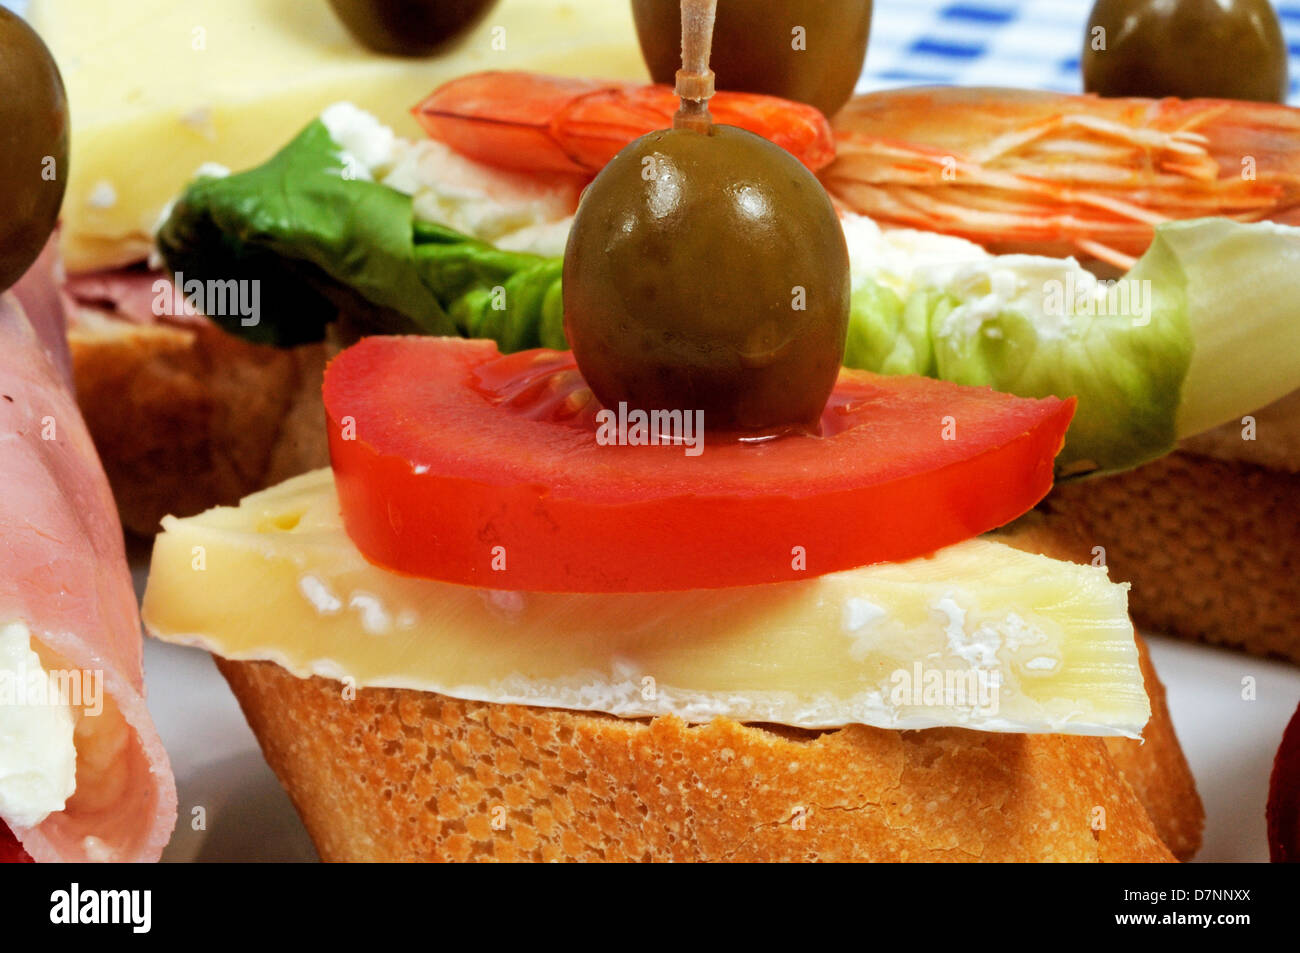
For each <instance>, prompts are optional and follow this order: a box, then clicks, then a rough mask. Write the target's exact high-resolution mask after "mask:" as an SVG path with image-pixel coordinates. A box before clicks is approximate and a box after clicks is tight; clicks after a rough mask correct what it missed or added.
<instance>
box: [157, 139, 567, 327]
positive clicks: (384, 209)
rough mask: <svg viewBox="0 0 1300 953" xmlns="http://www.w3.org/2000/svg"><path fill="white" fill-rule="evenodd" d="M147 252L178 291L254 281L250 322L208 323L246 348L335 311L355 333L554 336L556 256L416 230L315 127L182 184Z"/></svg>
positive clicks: (408, 211)
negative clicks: (154, 248) (156, 255)
mask: <svg viewBox="0 0 1300 953" xmlns="http://www.w3.org/2000/svg"><path fill="white" fill-rule="evenodd" d="M157 244H158V249H159V251H160V252H161V254H162V256H163V260H164V261H165V263H166V265H167V267H168V269H169V270H170V271H171V272H172V273H173V274H174V275H182V276H183V277H184V280H185V282H186V283H188V282H190V281H192V280H198V281H200V282H205V283H206V282H209V281H229V280H236V281H239V280H255V281H258V282H260V295H259V298H260V312H261V313H260V314H259V315H257V316H256V320H255V322H254V323H251V324H250V323H246V319H245V317H244V316H243V315H241V314H220V313H218V314H210V315H209V317H211V318H212V319H213V320H214V321H216V322H217V323H218V324H220V325H221V326H222V327H224V328H226V329H227V330H229V331H231V332H232V333H235V334H238V335H240V336H242V337H244V338H247V339H249V340H252V341H256V342H258V343H264V344H274V345H277V346H282V347H284V346H291V345H295V344H302V343H307V342H311V341H318V340H321V339H322V338H323V337H324V335H325V328H326V326H327V325H329V324H330V323H331V322H333V321H335V320H336V319H337V318H338V317H339V316H340V314H342V315H345V316H346V318H347V319H348V325H349V327H350V328H351V329H353V330H354V331H356V332H358V333H362V334H374V333H387V334H469V335H472V336H475V337H491V338H494V339H495V340H497V342H498V343H499V344H500V345H501V347H502V349H503V350H518V349H520V348H527V347H537V346H540V345H541V344H543V343H549V345H550V346H556V345H557V344H562V342H563V331H562V326H563V315H562V313H561V310H560V291H559V282H560V272H561V269H562V263H561V261H560V259H558V258H545V257H542V256H538V255H529V254H524V253H519V252H505V251H501V250H499V249H497V248H495V247H493V246H492V245H489V244H486V243H484V242H480V241H476V240H474V239H472V238H469V237H467V236H464V235H461V234H459V233H457V232H455V231H452V230H451V229H447V228H443V227H441V226H437V225H429V224H426V223H423V222H417V221H416V220H415V217H414V213H413V210H412V200H411V197H410V196H408V195H406V194H404V193H402V192H399V191H397V190H395V189H392V188H389V187H388V186H385V185H381V184H379V183H376V182H371V181H367V180H364V179H357V178H349V177H348V176H347V170H346V166H345V162H344V159H343V158H342V154H341V150H340V148H339V146H338V144H337V143H336V142H335V141H334V140H333V139H332V138H331V137H330V135H329V132H328V131H327V130H326V127H325V125H324V124H323V123H322V122H320V121H319V120H316V121H314V122H312V123H311V124H309V125H308V126H307V127H306V128H305V129H303V131H302V132H301V133H299V134H298V136H297V137H295V138H294V139H293V140H292V141H291V142H290V143H289V144H288V145H287V146H285V147H284V148H283V149H282V150H280V152H278V153H277V154H276V155H275V156H274V157H272V158H271V159H270V160H269V161H267V162H266V163H264V164H263V165H261V166H258V167H256V168H253V169H250V170H248V171H246V172H241V173H239V174H236V175H231V176H228V177H224V178H215V177H202V178H199V179H197V180H196V181H195V182H193V183H191V184H190V186H189V187H188V188H187V189H186V190H185V192H184V193H182V195H181V196H180V198H178V199H177V201H176V203H175V204H174V205H173V207H172V210H171V213H170V215H169V216H168V217H167V219H166V221H165V222H164V223H163V225H162V227H161V229H160V230H159V232H158V235H157Z"/></svg>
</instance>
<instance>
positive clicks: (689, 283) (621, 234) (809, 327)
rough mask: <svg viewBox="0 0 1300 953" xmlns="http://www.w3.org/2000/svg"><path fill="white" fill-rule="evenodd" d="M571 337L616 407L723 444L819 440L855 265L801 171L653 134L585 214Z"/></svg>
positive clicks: (736, 149)
mask: <svg viewBox="0 0 1300 953" xmlns="http://www.w3.org/2000/svg"><path fill="white" fill-rule="evenodd" d="M563 289H564V330H565V333H566V335H567V337H568V340H569V344H570V345H571V346H572V348H573V352H574V356H575V358H576V359H577V362H578V368H579V370H580V371H581V372H582V374H583V376H584V377H585V378H586V380H587V384H588V385H589V386H590V387H591V390H592V393H594V394H595V395H596V397H597V398H598V399H599V400H600V401H601V402H602V403H603V404H604V405H605V406H606V407H611V408H615V407H617V406H618V404H619V402H621V401H625V402H626V403H627V405H628V407H629V408H632V409H642V410H647V411H649V410H683V411H695V410H702V411H704V425H705V427H708V428H710V429H712V430H714V431H737V430H740V431H766V432H778V431H780V430H782V429H787V428H791V427H794V428H803V429H813V428H815V427H816V424H817V421H818V420H819V418H820V416H821V412H822V409H823V407H824V406H825V404H826V399H827V397H828V396H829V395H830V392H831V388H832V387H834V385H835V378H836V376H837V375H838V373H839V370H840V364H841V362H842V360H843V357H844V339H845V334H846V332H847V328H848V316H849V257H848V249H847V247H846V246H845V243H844V232H843V230H842V229H841V228H840V224H839V220H838V219H837V218H836V215H835V210H834V208H833V207H832V206H831V202H830V199H829V198H828V197H827V195H826V192H825V190H824V189H823V188H822V187H821V184H820V183H819V182H818V181H817V179H816V177H815V176H813V175H812V173H810V172H809V171H808V170H807V169H806V168H804V166H803V165H802V164H800V162H799V161H798V160H797V159H795V158H794V157H793V156H791V155H790V154H789V153H788V152H786V151H785V150H784V149H781V148H780V147H779V146H775V145H773V144H772V143H771V142H768V141H767V140H766V139H763V138H761V137H759V136H755V135H753V134H752V133H749V132H745V131H744V130H741V129H736V128H733V127H731V126H713V127H712V128H711V129H710V130H709V132H708V133H700V132H695V131H692V130H689V129H680V130H678V129H673V130H663V131H660V132H652V133H649V134H648V135H645V136H642V137H641V138H640V139H638V140H637V141H636V142H634V143H632V144H631V145H630V146H628V147H627V148H626V149H624V150H623V151H622V152H620V153H619V154H618V155H617V156H615V157H614V159H613V160H611V161H610V163H609V164H608V165H607V166H605V168H604V169H603V170H602V171H601V173H600V175H598V176H597V177H596V179H595V181H593V182H592V183H591V185H590V186H588V188H587V190H586V192H585V193H584V195H583V197H582V201H581V203H580V204H579V206H578V214H577V217H576V219H575V221H574V223H573V230H572V232H571V233H570V235H569V243H568V247H567V248H566V250H565V256H564V282H563Z"/></svg>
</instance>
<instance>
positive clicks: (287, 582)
mask: <svg viewBox="0 0 1300 953" xmlns="http://www.w3.org/2000/svg"><path fill="white" fill-rule="evenodd" d="M143 614H144V620H145V624H146V626H147V628H148V629H149V631H150V632H151V633H152V634H153V635H155V636H156V637H158V638H161V639H164V640H167V641H171V642H178V643H186V644H193V645H199V646H202V647H204V648H206V649H208V650H210V651H212V652H215V653H217V654H220V655H223V656H225V657H227V658H232V659H268V660H272V661H275V662H278V663H280V664H281V665H283V666H285V667H286V668H288V669H289V670H290V671H292V672H294V673H295V674H297V675H300V676H304V677H305V676H308V675H313V674H316V675H324V676H327V677H331V678H336V679H340V680H342V679H349V680H350V683H351V685H352V686H354V687H364V686H388V687H401V688H412V689H419V690H426V691H436V692H441V693H444V694H448V695H453V696H457V697H461V698H470V699H479V700H486V701H493V702H502V703H505V702H517V703H523V704H532V705H541V706H553V707H563V708H573V709H582V710H597V711H607V712H610V713H612V714H617V715H623V716H645V715H655V714H663V713H666V712H675V713H677V714H678V715H681V716H682V717H684V718H686V719H688V720H692V721H703V720H708V719H709V718H712V717H714V716H717V715H726V716H728V717H732V718H735V719H738V720H741V721H761V722H773V723H782V724H788V725H795V726H801V727H809V728H815V727H830V726H837V725H843V724H847V723H854V722H858V723H863V724H870V725H876V726H879V727H887V728H923V727H930V726H934V725H944V724H956V725H964V726H966V727H970V728H981V729H985V730H994V731H1061V732H1069V733H1079V734H1126V735H1136V734H1138V733H1139V732H1140V730H1141V728H1142V726H1143V725H1145V724H1146V721H1147V719H1148V717H1149V715H1150V709H1149V705H1148V702H1147V697H1146V693H1145V690H1144V688H1143V682H1142V675H1141V672H1140V671H1139V668H1138V657H1137V651H1136V647H1135V645H1134V640H1133V629H1132V625H1131V623H1130V622H1129V618H1128V610H1127V593H1126V589H1125V587H1124V586H1121V585H1117V584H1115V583H1112V582H1110V581H1109V580H1108V579H1107V577H1106V572H1105V570H1104V569H1099V568H1096V567H1092V566H1079V565H1074V564H1072V563H1064V562H1059V561H1056V560H1052V559H1048V558H1046V557H1043V556H1037V555H1032V554H1028V553H1023V552H1020V551H1018V550H1014V549H1011V548H1009V547H1007V546H1004V545H1002V544H1000V543H996V542H993V541H990V540H971V541H969V542H966V543H963V544H961V545H959V546H953V547H949V548H948V549H945V550H943V551H941V552H939V553H938V554H936V555H935V556H934V557H932V558H929V559H921V560H916V561H913V562H910V563H905V564H898V565H881V566H872V567H867V568H863V569H857V570H852V571H849V572H841V573H835V574H832V575H828V576H821V577H818V578H813V579H809V580H807V581H800V582H795V583H782V584H777V585H767V586H756V587H747V588H737V589H726V590H712V591H706V590H698V591H693V592H679V593H654V594H635V593H634V594H609V595H604V594H600V595H590V594H587V595H561V594H539V593H507V592H494V591H491V590H483V589H475V588H469V587H464V586H456V585H449V584H445V583H439V582H433V581H430V580H421V579H412V578H408V577H403V576H399V575H396V574H394V573H390V572H387V571H384V570H381V569H378V568H376V567H374V566H372V565H371V564H369V563H368V562H366V560H365V559H364V558H363V557H362V556H361V554H360V553H359V552H358V550H357V549H356V547H355V546H353V545H352V543H351V541H350V540H349V539H348V537H347V534H346V532H345V531H344V530H343V528H342V523H341V519H340V516H339V512H338V501H337V497H336V495H335V492H334V484H333V478H332V476H331V474H330V472H329V471H328V470H322V471H317V472H315V473H311V474H307V475H305V476H302V477H298V478H295V479H293V480H290V481H288V482H287V483H284V484H282V485H280V486H278V487H274V488H272V489H270V490H266V491H263V492H261V493H258V494H255V495H253V496H250V497H248V498H247V499H245V500H244V501H243V502H242V503H241V504H240V505H239V506H238V507H224V508H218V509H214V510H210V511H209V512H207V513H204V514H202V515H200V516H196V517H192V518H189V519H174V518H170V517H169V518H168V519H166V520H164V532H163V533H162V534H161V535H159V536H158V538H157V540H156V542H155V545H154V553H153V565H152V568H151V572H150V577H149V583H148V588H147V590H146V592H145V598H144V607H143ZM936 677H937V678H938V680H939V682H941V683H942V685H939V684H938V683H936ZM940 688H942V690H940Z"/></svg>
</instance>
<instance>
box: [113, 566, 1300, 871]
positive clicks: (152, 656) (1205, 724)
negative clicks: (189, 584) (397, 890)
mask: <svg viewBox="0 0 1300 953" xmlns="http://www.w3.org/2000/svg"><path fill="white" fill-rule="evenodd" d="M133 557H134V558H133V560H132V562H133V564H134V565H135V567H136V572H135V576H136V584H137V586H140V585H142V584H143V581H144V573H145V569H146V566H147V564H146V562H145V559H146V557H145V554H144V552H136V553H133ZM1149 641H1150V644H1151V653H1152V656H1153V658H1154V660H1155V664H1156V669H1157V671H1158V672H1159V674H1160V678H1161V680H1162V681H1163V682H1164V683H1165V687H1166V688H1167V689H1168V692H1169V707H1170V710H1171V712H1172V714H1173V719H1174V727H1175V728H1176V729H1177V731H1178V738H1179V740H1180V741H1181V742H1182V745H1183V750H1184V751H1185V752H1186V753H1187V760H1188V761H1189V762H1190V763H1191V766H1192V772H1193V773H1194V774H1195V775H1196V784H1197V787H1198V788H1199V789H1200V792H1201V799H1202V800H1203V801H1204V802H1205V813H1206V821H1205V844H1204V846H1203V847H1202V848H1201V852H1200V854H1198V855H1197V858H1196V859H1197V860H1198V861H1266V860H1268V845H1267V842H1266V840H1265V836H1264V831H1265V828H1264V804H1265V800H1266V798H1267V794H1268V778H1269V772H1270V770H1271V769H1272V766H1273V756H1274V754H1275V753H1276V752H1277V746H1278V744H1279V743H1280V741H1281V740H1282V729H1283V728H1285V727H1286V723H1287V721H1288V720H1289V719H1290V717H1291V715H1292V713H1293V712H1294V711H1295V709H1296V704H1297V702H1300V668H1297V667H1296V666H1293V665H1288V664H1285V663H1281V662H1268V661H1264V660H1262V659H1256V658H1252V657H1251V656H1248V655H1241V654H1238V653H1235V652H1227V651H1222V650H1219V649H1211V648H1206V647H1204V646H1200V645H1192V644H1190V643H1186V642H1180V641H1177V640H1174V639H1168V638H1161V637H1153V638H1151V639H1150V640H1149ZM144 655H145V671H146V674H147V679H148V687H149V709H150V711H152V712H153V716H154V720H155V722H156V723H157V725H158V731H159V733H160V734H161V735H162V740H163V744H165V745H166V746H167V751H168V753H169V754H170V755H171V759H172V767H173V768H174V769H175V771H176V784H177V787H178V789H179V792H180V819H179V821H178V822H177V825H176V833H175V835H174V836H173V838H172V842H171V844H170V845H169V846H168V847H167V850H166V852H165V853H164V854H163V859H164V860H174V861H186V860H226V861H235V860H243V861H251V860H279V861H284V860H314V859H316V852H315V850H314V849H313V847H312V844H311V840H310V839H309V838H308V836H307V832H306V831H305V830H304V829H303V826H302V823H301V822H300V821H299V820H298V815H297V814H296V813H295V812H294V809H293V805H292V804H291V803H290V802H289V798H288V796H287V795H286V794H285V793H284V791H283V789H282V788H281V787H280V784H279V782H278V781H277V780H276V778H275V775H274V774H272V773H271V770H270V769H269V768H268V767H267V766H266V762H265V761H263V759H262V753H261V751H260V749H259V748H258V746H257V741H256V739H255V738H254V737H253V733H252V732H251V731H250V730H249V728H248V725H247V724H246V723H245V721H244V716H243V714H242V713H241V712H240V710H239V705H238V704H237V703H236V702H235V698H234V696H233V695H232V694H231V693H230V689H229V688H228V687H227V686H226V682H225V680H224V679H223V678H222V677H221V674H220V673H219V672H218V671H217V668H216V666H215V665H214V664H213V663H212V659H211V657H210V656H209V655H208V654H207V653H206V652H202V651H199V650H198V649H191V648H184V647H181V646H176V645H166V644H164V643H161V642H156V641H154V640H153V639H147V640H146V643H145V653H144ZM1247 678H1251V679H1254V695H1255V698H1254V700H1253V701H1249V700H1246V699H1245V698H1244V697H1243V689H1244V686H1243V679H1247ZM195 808H202V814H201V815H197V816H196V814H195ZM198 818H202V819H204V820H205V821H206V829H205V830H195V829H194V822H195V820H196V819H198Z"/></svg>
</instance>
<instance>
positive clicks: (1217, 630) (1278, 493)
mask: <svg viewBox="0 0 1300 953" xmlns="http://www.w3.org/2000/svg"><path fill="white" fill-rule="evenodd" d="M1040 510H1041V512H1042V513H1043V514H1044V515H1045V517H1046V519H1047V520H1048V522H1049V524H1051V525H1052V526H1053V527H1057V526H1063V525H1072V526H1077V527H1079V528H1080V531H1081V532H1082V533H1083V535H1084V538H1085V540H1086V545H1087V547H1088V548H1089V550H1091V548H1092V547H1095V546H1100V547H1102V548H1103V549H1104V550H1105V561H1106V564H1107V566H1108V568H1109V569H1110V573H1111V578H1112V579H1118V580H1123V581H1126V582H1131V583H1132V584H1133V589H1132V591H1131V592H1130V593H1129V606H1130V609H1131V611H1132V614H1133V618H1134V620H1135V621H1136V622H1137V624H1138V625H1139V626H1140V627H1141V628H1142V629H1144V630H1146V631H1151V632H1168V633H1170V634H1173V635H1179V636H1182V637H1184V638H1190V639H1196V640H1199V641H1202V642H1208V643H1211V644H1214V645H1223V646H1229V647H1232V648H1239V649H1245V650H1246V651H1248V652H1253V653H1255V654H1257V655H1265V656H1272V657H1276V658H1283V659H1288V660H1290V661H1292V662H1296V663H1300V599H1297V598H1296V583H1295V580H1296V578H1297V575H1298V574H1300V475H1297V474H1293V473H1288V472H1285V471H1282V470H1277V469H1272V468H1266V467H1261V466H1257V465H1255V464H1251V463H1244V462H1240V461H1228V460H1217V459H1212V458H1210V457H1206V456H1200V455H1198V454H1193V453H1186V452H1181V451H1180V452H1178V453H1173V454H1170V455H1169V456H1167V457H1164V458H1162V459H1160V460H1156V461H1155V462H1153V463H1149V464H1147V465H1145V466H1142V467H1139V468H1138V469H1136V470H1131V471H1129V472H1127V473H1120V474H1116V475H1114V476H1106V477H1098V478H1096V479H1091V480H1083V481H1080V482H1077V483H1066V484H1062V485H1058V486H1057V487H1056V488H1055V490H1053V492H1052V494H1051V495H1050V496H1049V497H1048V498H1047V500H1046V501H1044V502H1043V503H1042V504H1041V506H1040Z"/></svg>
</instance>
